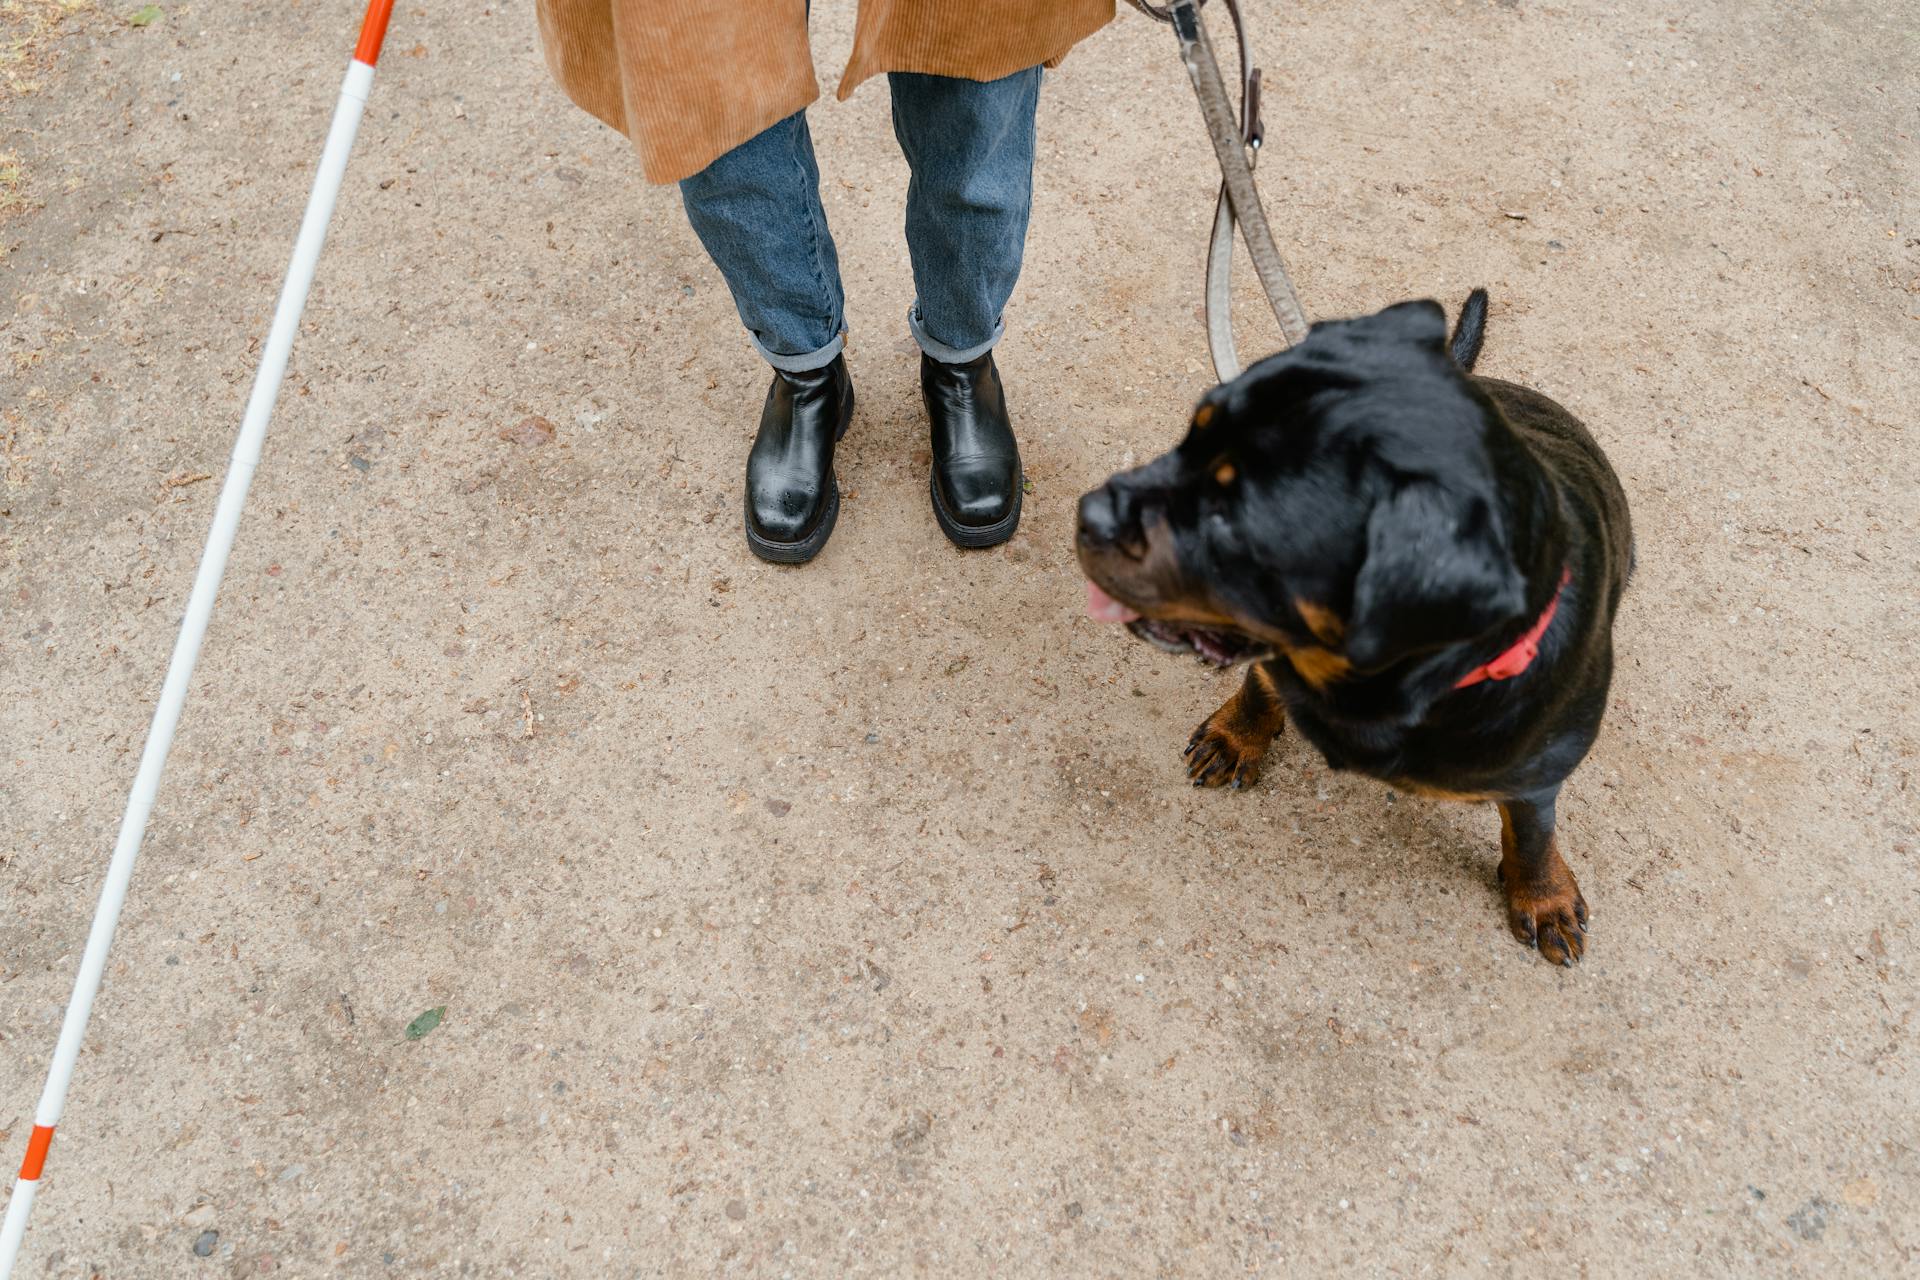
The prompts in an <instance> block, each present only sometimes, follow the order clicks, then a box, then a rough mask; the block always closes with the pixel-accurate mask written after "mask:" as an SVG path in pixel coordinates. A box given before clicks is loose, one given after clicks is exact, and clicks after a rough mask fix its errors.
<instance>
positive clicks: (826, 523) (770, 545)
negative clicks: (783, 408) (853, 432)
mask: <svg viewBox="0 0 1920 1280" xmlns="http://www.w3.org/2000/svg"><path fill="white" fill-rule="evenodd" d="M852 425H853V388H852V387H848V388H847V411H846V413H845V414H843V415H841V418H840V426H839V429H838V430H836V431H835V432H834V433H833V439H834V443H835V444H838V443H839V442H840V440H841V439H842V438H843V437H844V436H845V435H846V434H847V428H848V427H850V426H852ZM742 496H743V497H744V495H742ZM742 515H743V516H744V517H745V527H746V531H747V550H749V551H751V552H753V554H755V555H756V556H759V557H760V558H761V559H762V560H765V561H766V562H767V563H769V564H805V563H806V562H807V561H809V560H811V559H813V558H814V557H815V556H817V555H819V554H820V552H821V549H822V548H824V547H825V546H826V545H827V539H828V538H830V537H832V536H833V526H834V524H835V523H836V522H838V521H839V519H840V477H839V476H838V475H837V474H833V473H829V474H828V476H827V509H826V510H825V511H823V512H822V513H821V514H820V523H819V524H817V525H815V526H814V529H813V532H812V533H810V534H808V535H807V536H806V537H804V538H802V539H800V540H799V541H798V542H775V541H774V540H773V539H771V538H763V537H761V536H760V535H759V534H757V533H755V532H754V531H753V515H752V513H751V512H746V511H743V512H742Z"/></svg>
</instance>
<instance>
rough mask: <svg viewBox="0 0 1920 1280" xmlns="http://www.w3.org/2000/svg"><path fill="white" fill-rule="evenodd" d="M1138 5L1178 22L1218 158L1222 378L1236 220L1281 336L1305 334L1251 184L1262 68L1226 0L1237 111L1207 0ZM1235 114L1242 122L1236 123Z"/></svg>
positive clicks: (1212, 252)
mask: <svg viewBox="0 0 1920 1280" xmlns="http://www.w3.org/2000/svg"><path fill="white" fill-rule="evenodd" d="M1128 3H1130V4H1131V5H1132V6H1133V7H1134V8H1135V9H1138V10H1139V11H1140V12H1141V13H1143V14H1145V15H1146V16H1147V17H1149V18H1152V19H1154V20H1155V21H1158V22H1164V23H1167V24H1168V25H1169V26H1171V27H1172V28H1173V32H1174V36H1175V38H1177V39H1178V40H1179V42H1180V61H1181V64H1182V65H1183V66H1185V67H1186V69H1187V78H1188V79H1189V80H1191V81H1192V82H1193V91H1194V96H1195V97H1196V98H1198V99H1199V102H1200V115H1201V117H1202V119H1204V120H1205V121H1206V125H1207V135H1208V137H1209V138H1210V139H1211V140H1212V142H1213V151H1214V157H1215V158H1216V159H1217V160H1218V161H1219V162H1220V175H1221V182H1220V193H1219V196H1218V197H1217V198H1216V200H1215V202H1214V212H1213V235H1212V237H1211V239H1210V240H1209V242H1208V245H1207V289H1206V293H1207V305H1206V316H1207V351H1208V354H1209V355H1210V356H1211V357H1212V359H1213V371H1214V376H1215V377H1216V378H1218V379H1219V380H1220V381H1222V382H1226V381H1229V380H1231V379H1233V378H1235V377H1238V376H1239V374H1240V370H1241V364H1240V355H1239V352H1238V350H1236V347H1235V343H1234V339H1233V231H1234V227H1235V226H1236V225H1238V226H1239V228H1240V234H1241V236H1242V237H1243V238H1244V239H1245V240H1246V242H1247V256H1248V257H1249V258H1251V259H1252V260H1253V269H1254V273H1255V274H1256V275H1257V276H1258V277H1259V279H1260V286H1261V288H1262V290H1264V291H1265V293H1266V295H1267V305H1268V306H1270V307H1272V308H1273V315H1274V319H1275V320H1277V321H1278V322H1279V325H1280V336H1281V338H1282V339H1283V340H1284V341H1285V343H1286V344H1287V345H1288V346H1293V345H1294V344H1295V343H1298V342H1299V341H1301V340H1302V339H1303V338H1305V337H1306V336H1307V318H1306V313H1305V312H1304V311H1303V310H1302V309H1301V306H1300V299H1299V297H1298V295H1296V294H1295V293H1294V290H1293V282H1292V280H1290V279H1289V278H1288V276H1287V268H1286V264H1285V263H1284V262H1283V261H1282V260H1281V257H1280V249H1279V246H1278V245H1276V244H1275V243H1274V239H1273V230H1272V228H1271V227H1269V226H1268V225H1267V216H1266V211H1265V209H1264V208H1263V207H1262V206H1261V203H1260V190H1259V188H1258V187H1257V186H1255V185H1254V181H1253V167H1254V164H1255V163H1256V162H1257V160H1258V159H1259V151H1260V145H1261V143H1262V141H1263V140H1264V134H1265V126H1264V123H1263V121H1262V119H1261V116H1260V96H1261V94H1260V89H1261V77H1260V70H1259V68H1257V67H1254V66H1252V65H1251V64H1252V60H1253V59H1252V54H1251V52H1250V50H1249V46H1248V42H1247V31H1246V23H1245V20H1244V19H1243V17H1242V16H1241V13H1240V5H1239V3H1238V0H1226V6H1227V13H1228V15H1229V16H1230V17H1231V18H1232V20H1233V33H1234V39H1235V41H1236V43H1237V44H1238V45H1239V53H1240V110H1239V111H1238V112H1237V113H1236V112H1235V111H1234V109H1233V106H1232V103H1231V101H1230V100H1229V98H1228V96H1227V85H1226V80H1225V78H1224V77H1223V76H1222V75H1221V73H1220V63H1219V61H1218V59H1217V58H1216V57H1215V56H1214V52H1213V42H1212V40H1211V39H1210V38H1209V37H1208V35H1207V29H1206V25H1205V24H1204V23H1203V22H1201V20H1200V5H1201V4H1202V3H1204V0H1171V2H1170V3H1168V4H1164V5H1156V4H1149V3H1147V0H1128ZM1236 115H1237V116H1238V120H1237V122H1236V119H1235V117H1236Z"/></svg>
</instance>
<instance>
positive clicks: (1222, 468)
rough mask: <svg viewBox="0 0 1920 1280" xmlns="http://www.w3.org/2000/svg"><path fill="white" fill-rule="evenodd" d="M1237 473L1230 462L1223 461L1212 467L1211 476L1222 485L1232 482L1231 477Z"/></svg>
mask: <svg viewBox="0 0 1920 1280" xmlns="http://www.w3.org/2000/svg"><path fill="white" fill-rule="evenodd" d="M1238 474H1240V473H1239V472H1237V471H1235V470H1234V469H1233V464H1232V463H1231V462H1223V463H1221V464H1220V465H1219V466H1217V467H1215V468H1214V469H1213V478H1214V479H1215V480H1217V481H1219V482H1220V484H1221V485H1222V486H1225V485H1230V484H1232V483H1233V478H1234V477H1235V476H1236V475H1238Z"/></svg>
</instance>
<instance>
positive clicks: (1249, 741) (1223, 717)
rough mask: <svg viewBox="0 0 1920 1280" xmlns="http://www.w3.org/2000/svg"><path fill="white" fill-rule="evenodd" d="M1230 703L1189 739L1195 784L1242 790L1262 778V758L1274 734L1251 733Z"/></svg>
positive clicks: (1189, 765)
mask: <svg viewBox="0 0 1920 1280" xmlns="http://www.w3.org/2000/svg"><path fill="white" fill-rule="evenodd" d="M1233 711H1234V704H1233V703H1231V702H1230V703H1228V704H1227V705H1226V706H1224V707H1222V708H1220V709H1219V710H1218V711H1216V712H1214V713H1213V714H1212V715H1210V716H1208V717H1207V719H1206V722H1205V723H1203V724H1202V725H1201V726H1200V727H1199V728H1198V729H1195V730H1194V731H1193V736H1192V737H1191V738H1189V739H1187V752H1186V755H1187V777H1188V778H1189V779H1191V780H1192V782H1193V785H1194V786H1196V787H1232V788H1233V789H1234V790H1235V791H1239V790H1241V789H1242V788H1244V787H1250V786H1252V785H1253V784H1254V783H1256V782H1258V781H1260V761H1261V759H1262V758H1263V757H1265V756H1266V754H1267V744H1269V743H1270V742H1272V741H1273V734H1271V733H1267V734H1265V735H1264V736H1263V735H1261V734H1259V733H1250V732H1248V728H1247V726H1246V725H1245V724H1243V723H1240V722H1239V720H1238V717H1236V716H1235V715H1233V714H1232V713H1233Z"/></svg>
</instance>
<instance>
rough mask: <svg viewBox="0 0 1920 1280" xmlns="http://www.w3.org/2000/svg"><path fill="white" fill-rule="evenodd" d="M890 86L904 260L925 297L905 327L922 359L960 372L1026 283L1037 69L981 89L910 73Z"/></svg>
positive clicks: (986, 347) (994, 333) (986, 343)
mask: <svg viewBox="0 0 1920 1280" xmlns="http://www.w3.org/2000/svg"><path fill="white" fill-rule="evenodd" d="M887 79H888V82H889V84H890V86H891V88H892V90H893V131H894V135H895V136H896V137H897V138H899V140H900V150H901V151H902V152H904V153H905V154H906V157H907V163H908V165H909V166H911V168H912V170H913V179H912V181H911V182H910V183H909V184H908V186H907V251H908V253H909V254H910V255H911V257H912V260H913V284H914V289H915V290H916V291H917V292H918V294H919V297H918V299H917V300H916V301H915V303H914V307H913V310H912V312H911V313H910V314H909V317H908V322H909V323H910V324H911V325H912V326H913V335H914V337H915V339H917V340H918V341H919V343H920V348H921V350H923V351H925V352H926V353H927V354H928V355H930V356H932V357H933V358H934V359H936V360H939V361H941V362H942V363H945V364H964V363H966V362H967V361H970V360H974V359H977V358H978V357H980V356H983V355H985V354H986V353H987V352H988V351H990V350H991V349H992V348H993V344H994V343H995V342H997V341H999V338H1000V333H1001V323H1000V312H1001V309H1002V308H1003V307H1005V306H1006V305H1007V299H1008V298H1009V297H1010V296H1011V295H1012V293H1013V286H1014V282H1015V281H1017V280H1018V279H1019V278H1020V259H1021V256H1022V254H1023V253H1024V252H1025V250H1026V245H1027V214H1028V211H1029V209H1031V207H1032V204H1033V145H1034V113H1035V111H1036V109H1037V108H1038V107H1039V104H1040V68H1039V67H1030V68H1028V69H1027V70H1025V71H1020V72H1016V73H1014V74H1013V75H1010V76H1007V77H1005V78H1004V79H1000V80H989V81H985V82H981V81H978V80H956V79H952V78H950V77H947V76H929V75H919V74H916V73H911V72H904V71H896V72H893V73H892V74H891V75H889V76H888V77H887Z"/></svg>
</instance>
